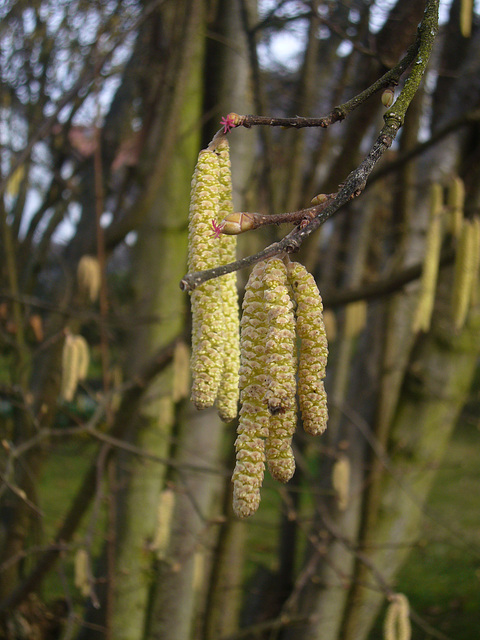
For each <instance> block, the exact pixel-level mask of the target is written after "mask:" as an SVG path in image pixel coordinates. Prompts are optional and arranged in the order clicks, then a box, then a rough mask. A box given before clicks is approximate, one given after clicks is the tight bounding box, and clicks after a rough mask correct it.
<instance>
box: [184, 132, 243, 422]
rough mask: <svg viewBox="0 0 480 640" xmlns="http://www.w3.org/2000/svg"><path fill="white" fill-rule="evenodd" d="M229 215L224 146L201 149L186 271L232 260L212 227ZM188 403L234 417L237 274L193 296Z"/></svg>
mask: <svg viewBox="0 0 480 640" xmlns="http://www.w3.org/2000/svg"><path fill="white" fill-rule="evenodd" d="M232 211H233V205H232V179H231V170H230V156H229V147H228V141H227V140H226V139H225V138H223V139H222V140H221V141H220V143H219V144H218V145H217V146H216V148H215V149H203V150H202V151H200V154H199V156H198V162H197V166H196V167H195V172H194V174H193V179H192V188H191V197H190V215H189V229H188V231H189V233H188V235H189V238H188V242H189V248H188V269H189V271H201V270H204V269H211V268H213V267H217V266H218V265H221V264H227V263H228V262H232V261H233V260H235V251H236V238H235V237H234V236H225V235H220V236H219V237H217V234H216V233H212V224H213V225H214V226H215V225H218V224H219V223H220V221H221V220H222V219H223V218H224V217H225V216H226V215H228V214H229V213H231V212H232ZM191 307H192V367H191V368H192V377H193V379H192V401H193V402H194V404H195V406H196V407H197V408H198V409H204V408H205V407H211V406H213V405H214V404H216V406H217V410H218V413H219V415H220V417H221V419H222V420H224V421H226V422H229V421H230V420H233V418H235V416H236V415H237V405H238V393H239V392H238V370H239V361H240V352H239V308H238V293H237V281H236V275H235V274H227V275H225V276H222V277H221V278H215V279H213V280H208V281H207V282H205V283H203V284H201V285H200V286H199V287H197V289H195V290H194V291H193V292H192V293H191Z"/></svg>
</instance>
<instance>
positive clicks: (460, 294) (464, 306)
mask: <svg viewBox="0 0 480 640" xmlns="http://www.w3.org/2000/svg"><path fill="white" fill-rule="evenodd" d="M475 242H476V233H475V230H474V225H473V222H471V221H470V220H464V221H463V225H462V232H461V234H460V238H459V240H458V245H457V253H456V256H455V274H454V280H453V294H452V309H453V323H454V325H455V329H456V330H457V331H459V330H460V329H461V328H462V327H463V325H464V324H465V320H466V318H467V313H468V309H469V306H470V298H471V295H472V287H473V279H474V273H475V262H476V247H475Z"/></svg>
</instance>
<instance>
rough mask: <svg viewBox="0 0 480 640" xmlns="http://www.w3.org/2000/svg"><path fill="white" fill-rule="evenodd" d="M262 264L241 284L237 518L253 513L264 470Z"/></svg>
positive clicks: (265, 411) (235, 476)
mask: <svg viewBox="0 0 480 640" xmlns="http://www.w3.org/2000/svg"><path fill="white" fill-rule="evenodd" d="M264 272H265V263H264V262H259V263H258V264H256V265H255V267H254V269H253V271H252V273H251V274H250V277H249V279H248V282H247V284H246V287H245V296H244V299H243V304H242V309H243V314H242V320H241V322H240V382H239V384H240V401H241V404H242V406H241V409H240V417H239V424H238V429H237V434H238V435H237V439H236V441H235V449H236V465H235V469H234V472H233V476H232V481H233V511H234V513H235V514H236V515H237V516H238V517H239V518H247V517H248V516H250V515H252V514H253V513H255V511H256V510H257V509H258V507H259V504H260V487H261V486H262V482H263V476H264V471H265V438H266V437H267V436H268V426H269V420H270V412H269V411H268V407H267V403H266V402H265V393H266V388H267V386H266V385H267V372H266V352H265V351H266V350H265V343H266V336H267V313H266V311H265V302H264V291H265V284H264V281H263V277H264Z"/></svg>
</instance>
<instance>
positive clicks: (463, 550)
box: [397, 426, 480, 640]
mask: <svg viewBox="0 0 480 640" xmlns="http://www.w3.org/2000/svg"><path fill="white" fill-rule="evenodd" d="M479 445H480V434H479V431H478V429H476V428H474V427H471V426H468V427H467V426H463V427H460V428H459V429H457V431H456V433H455V434H454V437H453V439H452V442H451V444H450V446H449V448H448V452H447V456H446V458H445V460H444V462H443V464H442V467H441V468H440V470H439V472H438V476H437V478H436V481H435V484H434V487H433V489H432V492H431V495H430V498H429V501H428V506H427V511H431V513H432V514H434V517H433V518H432V517H431V515H430V513H426V514H425V516H424V518H423V523H422V533H421V539H420V545H419V546H418V547H416V548H415V549H414V550H413V551H412V553H411V554H410V556H409V558H408V560H407V563H406V564H405V566H404V568H403V570H402V571H401V573H400V575H399V577H398V580H397V590H398V591H400V592H403V593H405V594H406V595H407V596H408V598H409V600H410V603H411V605H412V607H413V608H414V609H415V611H416V612H417V613H418V614H419V615H421V616H422V617H423V618H424V619H425V620H426V621H427V622H428V623H429V624H431V625H432V626H433V627H435V629H437V630H438V631H441V632H442V633H443V634H445V635H447V636H449V637H451V638H453V639H455V640H456V639H459V640H477V639H478V637H479V626H480V464H479V456H480V446H479ZM428 637H431V636H429V635H428V634H426V633H425V631H424V630H421V629H419V628H418V627H416V625H414V629H413V640H417V639H418V640H420V638H422V639H423V638H428Z"/></svg>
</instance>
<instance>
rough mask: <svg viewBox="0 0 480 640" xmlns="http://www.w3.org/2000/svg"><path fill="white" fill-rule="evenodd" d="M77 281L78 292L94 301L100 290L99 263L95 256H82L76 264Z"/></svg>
mask: <svg viewBox="0 0 480 640" xmlns="http://www.w3.org/2000/svg"><path fill="white" fill-rule="evenodd" d="M77 283H78V289H79V291H80V293H82V294H83V295H85V296H86V297H88V299H89V300H90V302H95V300H96V299H97V298H98V293H99V291H100V264H99V262H98V259H97V258H96V257H95V256H88V255H85V256H82V257H81V258H80V260H79V262H78V266H77Z"/></svg>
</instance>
